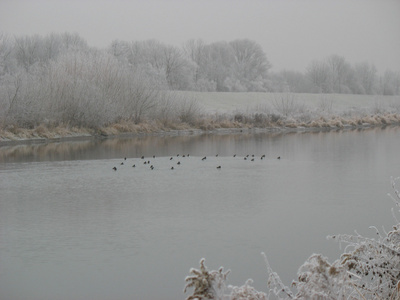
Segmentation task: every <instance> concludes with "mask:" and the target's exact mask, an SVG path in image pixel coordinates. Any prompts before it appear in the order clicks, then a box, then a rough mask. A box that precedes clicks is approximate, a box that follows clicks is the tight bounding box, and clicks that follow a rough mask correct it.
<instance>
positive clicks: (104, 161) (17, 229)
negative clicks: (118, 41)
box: [0, 127, 400, 300]
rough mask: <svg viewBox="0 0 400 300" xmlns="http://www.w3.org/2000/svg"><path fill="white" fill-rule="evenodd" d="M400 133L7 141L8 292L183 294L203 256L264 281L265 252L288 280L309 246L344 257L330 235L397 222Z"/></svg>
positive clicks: (0, 266)
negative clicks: (394, 182) (394, 189)
mask: <svg viewBox="0 0 400 300" xmlns="http://www.w3.org/2000/svg"><path fill="white" fill-rule="evenodd" d="M399 137H400V128H398V127H393V128H389V127H388V128H386V129H370V130H365V131H337V132H327V133H326V132H325V133H324V132H313V133H288V134H266V133H257V134H233V135H198V136H173V137H140V138H134V139H109V140H91V141H76V142H66V143H51V144H37V145H19V146H12V147H11V146H7V147H0V159H1V163H0V195H1V196H0V299H29V300H39V299H40V300H42V299H55V300H64V299H65V300H66V299H75V300H80V299H82V300H84V299H85V300H86V299H100V300H102V299H104V300H106V299H118V300H125V299H141V300H146V299H167V300H169V299H171V300H172V299H184V298H185V296H184V295H183V294H182V288H183V286H184V278H185V276H186V275H188V272H189V269H190V268H191V267H198V261H199V260H200V259H201V258H202V257H205V258H206V265H207V266H208V267H209V268H210V269H217V268H219V267H220V266H221V265H222V266H224V267H225V269H228V268H230V269H231V270H232V272H231V274H230V275H229V276H228V279H229V283H231V284H234V285H241V284H243V283H244V282H245V281H246V279H248V278H253V279H254V285H255V287H256V288H257V289H258V290H264V291H265V290H267V288H266V276H267V275H266V268H265V267H264V266H263V259H262V257H261V255H260V253H261V252H262V251H263V252H266V253H267V255H268V258H269V260H270V263H271V266H272V268H273V269H274V270H276V271H277V272H278V273H279V274H280V275H281V277H282V279H283V280H284V282H285V283H287V284H290V281H291V279H293V278H294V277H295V274H296V271H297V268H298V267H299V266H300V264H301V263H302V262H304V261H305V259H306V258H307V257H308V256H309V255H311V254H312V253H313V252H320V253H323V254H325V255H326V256H328V257H329V259H330V260H333V259H335V258H337V256H338V255H339V253H340V250H339V247H338V245H336V244H335V243H333V242H328V241H326V240H325V236H326V235H328V234H336V233H352V232H353V230H354V229H356V230H357V231H359V232H360V233H361V234H365V235H368V234H369V232H368V226H370V225H376V226H378V227H379V226H380V225H384V226H385V228H386V229H389V228H390V225H392V220H391V219H390V208H391V205H392V202H391V200H390V199H389V198H387V199H386V194H387V193H388V192H391V190H390V176H399V175H400V174H399V173H398V172H399V170H400V160H399V156H398V149H400V138H399ZM177 154H180V157H179V161H180V162H181V164H180V165H179V166H178V165H177V161H178V157H177V156H176V155H177ZM182 154H190V157H185V158H183V157H181V156H182ZM217 154H218V156H216V155H217ZM234 154H236V157H233V155H234ZM252 154H254V155H255V160H254V161H251V160H250V159H248V160H244V156H246V155H250V156H251V155H252ZM263 154H265V155H266V158H265V159H263V160H261V159H260V157H261V155H263ZM142 155H144V156H146V157H149V159H150V160H151V163H152V164H154V166H155V168H154V170H150V169H149V167H148V165H144V164H143V161H142V160H141V159H140V157H141V156H142ZM153 155H155V156H156V158H154V159H153V158H152V156H153ZM171 156H173V160H170V157H171ZM203 156H207V159H206V160H205V161H202V160H201V158H202V157H203ZM277 156H281V159H280V160H277V159H276V158H277ZM123 157H127V160H126V161H124V160H123ZM121 162H125V164H124V165H120V163H121ZM132 164H136V167H135V168H132ZM218 165H221V166H222V168H221V169H217V168H216V166H218ZM113 166H117V167H118V171H117V172H114V171H113V170H112V167H113ZM171 166H175V169H174V170H171V169H170V168H171Z"/></svg>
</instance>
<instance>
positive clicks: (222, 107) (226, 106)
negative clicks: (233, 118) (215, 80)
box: [181, 92, 400, 113]
mask: <svg viewBox="0 0 400 300" xmlns="http://www.w3.org/2000/svg"><path fill="white" fill-rule="evenodd" d="M181 93H183V94H184V95H186V96H187V97H188V98H189V99H195V100H197V102H198V104H199V105H200V106H201V107H202V108H203V109H204V112H205V113H233V112H237V111H240V112H249V111H255V110H256V109H257V107H265V106H267V107H268V106H269V107H270V108H273V107H274V103H276V102H278V103H279V102H281V101H288V100H291V99H293V101H294V102H295V103H296V104H300V105H303V104H304V105H305V106H306V107H310V108H312V109H313V108H329V109H331V110H332V112H339V113H341V112H343V111H348V110H360V111H363V110H367V111H372V110H374V109H375V110H376V109H383V108H387V107H397V108H398V109H400V96H382V95H348V94H300V93H293V94H292V93H290V94H288V93H233V92H181Z"/></svg>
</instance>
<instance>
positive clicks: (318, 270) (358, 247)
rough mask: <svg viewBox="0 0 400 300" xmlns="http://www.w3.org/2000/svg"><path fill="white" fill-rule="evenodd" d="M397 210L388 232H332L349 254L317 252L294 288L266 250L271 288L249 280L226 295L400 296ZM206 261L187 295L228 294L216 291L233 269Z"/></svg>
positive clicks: (330, 299)
mask: <svg viewBox="0 0 400 300" xmlns="http://www.w3.org/2000/svg"><path fill="white" fill-rule="evenodd" d="M399 180H400V177H399V178H392V187H393V190H394V195H389V196H390V197H391V198H392V200H393V201H394V203H395V205H396V206H397V207H398V208H399V207H400V192H399V191H398V190H397V189H396V182H397V181H399ZM392 214H393V217H394V220H395V221H396V223H397V225H395V226H393V228H392V230H391V231H389V232H386V231H385V230H383V232H382V233H381V232H380V231H379V230H378V229H377V228H376V227H371V228H372V229H374V230H375V232H376V238H369V237H364V236H361V235H360V234H358V233H357V232H356V233H355V235H348V234H339V235H335V236H330V237H329V238H331V239H334V240H336V241H338V242H340V243H341V244H345V245H346V247H345V251H344V253H343V254H342V255H341V257H340V258H339V259H337V260H335V261H334V262H333V263H329V262H328V260H327V258H325V257H324V256H323V255H321V254H312V255H311V256H310V257H309V258H308V259H307V260H306V261H305V262H304V264H303V265H302V266H301V267H300V268H299V270H298V273H297V280H296V281H293V284H292V287H293V290H292V289H290V288H289V287H287V286H286V285H284V284H283V282H282V281H281V279H280V277H279V275H278V274H277V273H276V272H274V271H273V270H272V268H271V266H270V265H269V262H268V260H267V257H266V255H265V254H264V253H263V256H264V260H265V263H266V266H267V272H268V274H269V277H268V282H267V285H268V288H269V290H268V293H262V292H257V291H256V290H255V289H254V288H252V287H251V286H250V283H251V281H250V280H248V281H247V282H246V284H245V285H244V286H242V287H231V289H232V292H231V294H230V295H225V298H224V299H230V300H238V299H241V300H244V299H252V300H253V299H254V300H257V299H265V300H266V299H298V300H300V299H311V300H314V299H315V300H347V299H352V300H367V299H378V300H379V299H389V300H400V222H399V220H398V219H397V218H396V216H395V214H394V210H393V209H392ZM200 265H201V271H198V270H192V271H191V272H192V273H193V274H194V276H189V277H187V278H186V281H188V282H190V283H188V284H187V285H186V288H187V287H191V286H194V287H195V291H194V294H193V295H192V296H190V297H189V298H187V299H188V300H190V299H222V298H221V296H218V297H220V298H217V297H216V296H215V295H216V293H215V291H218V292H219V293H221V292H223V289H221V288H219V287H221V286H224V283H225V280H226V274H227V273H225V274H224V273H222V268H221V269H220V271H211V272H208V271H207V269H206V268H205V267H204V259H203V260H202V261H201V262H200ZM211 274H212V275H211ZM221 283H223V284H221ZM186 288H185V290H186ZM218 295H220V294H218ZM207 297H208V298H207Z"/></svg>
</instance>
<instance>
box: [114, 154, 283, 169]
mask: <svg viewBox="0 0 400 300" xmlns="http://www.w3.org/2000/svg"><path fill="white" fill-rule="evenodd" d="M180 157H182V158H185V157H190V155H189V154H187V155H185V154H183V155H180V154H177V155H176V158H178V161H177V162H176V165H177V166H179V165H180V164H181V161H180V160H179V159H180ZM215 157H218V154H217V155H215ZM233 157H236V154H234V155H233ZM155 158H156V156H155V155H153V159H155ZM264 158H265V154H263V155H261V157H260V159H261V160H263V159H264ZM140 159H141V161H142V163H143V164H144V165H149V168H150V170H154V165H153V164H152V163H151V160H150V158H145V157H144V156H142V157H141V158H140ZM206 159H207V156H204V157H203V158H202V159H201V160H202V161H205V160H206ZM243 159H244V160H249V161H255V159H256V156H255V155H254V154H252V155H250V154H247V155H246V156H244V157H243ZM277 159H281V157H280V156H278V157H277ZM169 160H170V161H172V160H174V157H173V156H171V157H170V159H169ZM125 164H127V159H126V157H124V160H123V161H122V162H121V163H120V165H121V166H122V165H125ZM132 168H136V164H133V165H132ZM216 168H217V169H219V170H220V169H222V167H221V166H220V165H218V166H217V167H216ZM112 169H113V170H114V171H117V170H118V168H117V167H116V166H114V167H113V168H112ZM170 169H171V170H175V167H174V166H171V168H170Z"/></svg>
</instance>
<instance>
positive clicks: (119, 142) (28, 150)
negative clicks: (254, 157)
mask: <svg viewBox="0 0 400 300" xmlns="http://www.w3.org/2000/svg"><path fill="white" fill-rule="evenodd" d="M383 130H385V129H384V128H371V129H355V130H351V131H352V132H370V133H375V132H377V131H379V132H381V131H383ZM392 130H393V129H392ZM351 131H345V132H344V131H341V130H338V131H330V132H329V134H330V135H331V136H340V135H343V134H347V133H349V132H351ZM325 134H326V132H320V131H316V132H313V131H311V132H288V133H279V132H275V133H236V134H202V135H179V136H161V137H160V136H144V137H135V138H120V139H117V138H115V139H95V140H93V139H91V140H83V141H68V142H53V143H41V144H26V145H14V146H2V147H1V146H0V163H5V162H6V163H7V162H33V161H57V160H86V159H109V158H121V157H141V156H142V155H145V156H153V155H157V156H163V155H173V154H175V153H182V154H184V153H191V154H192V155H199V156H201V155H214V154H215V153H214V152H219V153H221V154H223V155H233V154H236V153H234V152H238V151H241V152H242V153H241V154H246V153H247V152H246V151H250V152H249V153H251V151H252V148H254V146H253V143H256V144H257V141H260V142H261V143H264V142H265V140H269V141H271V142H272V141H274V140H279V139H281V138H282V137H285V136H297V137H298V136H302V135H305V136H324V135H325ZM247 142H248V143H250V144H251V145H249V147H246V146H243V145H244V144H245V143H247ZM237 146H239V149H237V148H238V147H237ZM255 146H256V145H255ZM238 154H239V153H238Z"/></svg>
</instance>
